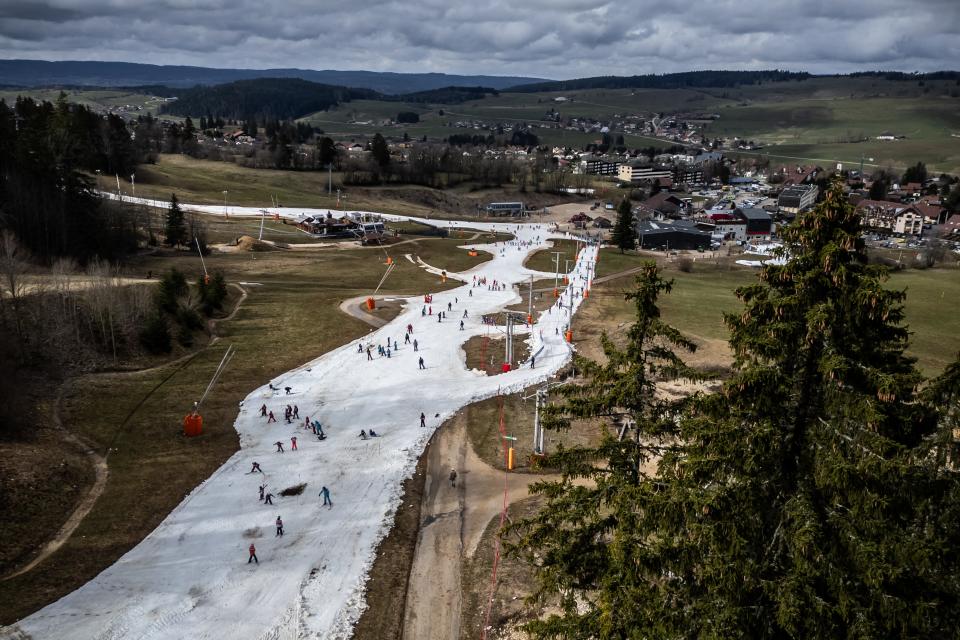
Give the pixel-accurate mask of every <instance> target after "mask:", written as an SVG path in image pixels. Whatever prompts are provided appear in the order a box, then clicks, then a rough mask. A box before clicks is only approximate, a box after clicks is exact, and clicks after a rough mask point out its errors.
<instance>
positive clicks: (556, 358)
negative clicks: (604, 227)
mask: <svg viewBox="0 0 960 640" xmlns="http://www.w3.org/2000/svg"><path fill="white" fill-rule="evenodd" d="M184 208H185V209H193V210H201V211H204V210H208V211H206V212H208V213H220V212H222V207H215V206H214V207H195V206H190V205H184ZM230 211H231V214H232V215H248V216H258V215H260V210H259V209H253V208H250V209H240V208H237V207H232V208H231V210H230ZM279 211H280V212H282V213H284V214H286V213H287V212H286V211H283V210H282V209H281V210H279ZM304 211H305V210H302V209H298V210H297V211H296V212H294V211H292V210H291V211H290V214H291V215H294V213H297V214H299V213H303V212H304ZM306 211H310V210H306ZM313 211H317V210H313ZM323 211H324V212H325V210H323ZM386 217H388V218H397V217H399V216H386ZM425 222H428V223H431V224H436V223H437V221H436V220H434V221H425ZM442 224H448V223H446V222H443V223H442ZM449 225H450V226H451V227H461V226H462V227H469V228H475V229H476V228H479V229H483V230H490V231H504V232H507V231H509V232H513V233H515V234H516V238H517V239H516V240H515V241H512V242H510V243H505V242H500V243H497V244H495V245H476V246H477V248H480V249H483V250H486V251H490V252H491V253H492V254H493V256H494V258H493V260H491V261H489V262H487V263H484V264H482V265H480V266H478V267H476V268H474V269H472V270H470V271H467V272H464V273H460V274H452V273H451V274H448V275H449V277H452V278H454V279H458V280H461V281H463V282H464V283H465V284H464V285H463V286H461V287H459V288H456V289H452V290H449V291H445V292H443V293H436V294H434V297H433V302H432V306H433V310H434V313H436V312H438V311H440V310H446V309H447V303H448V302H449V303H451V304H452V310H451V311H449V312H448V313H449V318H448V319H446V320H445V321H444V322H442V323H438V322H437V318H436V315H433V316H429V315H428V316H426V317H424V316H422V315H421V313H422V312H421V309H422V307H423V298H422V296H421V297H414V298H407V299H405V304H404V310H403V312H402V313H401V315H400V316H399V317H397V318H396V319H394V320H393V321H391V322H390V323H388V324H387V325H386V326H384V327H383V328H381V329H378V330H376V331H373V332H371V333H370V334H369V335H368V336H367V337H366V338H364V340H363V344H364V345H366V344H373V345H374V349H373V353H374V357H375V359H374V360H372V361H368V360H367V356H366V354H365V353H358V352H357V344H358V343H357V342H356V341H354V342H352V343H350V344H346V345H344V346H343V347H341V348H338V349H335V350H333V351H331V352H329V353H327V354H325V355H323V356H321V357H320V358H317V359H316V360H314V361H312V362H308V363H306V364H304V365H303V366H301V367H299V368H297V369H294V370H292V371H290V372H288V373H286V374H284V375H282V376H280V377H279V378H277V379H275V380H272V381H270V382H272V383H273V385H274V386H275V387H277V388H279V389H280V391H272V390H271V389H270V388H269V386H268V385H264V386H263V387H261V388H259V389H256V390H254V391H253V392H251V393H250V395H249V396H247V398H246V399H245V400H244V402H243V404H242V406H241V408H240V413H239V415H238V416H237V419H236V422H235V427H236V429H237V431H238V432H239V434H240V445H241V448H240V451H238V452H237V453H236V454H235V455H234V456H232V457H231V458H230V459H229V460H228V461H227V462H226V463H225V464H224V465H223V466H222V467H221V468H220V469H218V470H217V471H216V472H215V473H214V474H213V475H212V476H211V477H210V478H209V479H207V480H206V481H205V482H204V483H203V484H201V485H200V486H199V487H197V488H196V489H195V490H194V491H193V492H192V493H191V494H190V495H189V496H187V497H186V498H185V499H184V501H183V502H182V503H181V504H180V505H179V506H178V507H177V508H176V509H174V511H173V512H171V513H170V515H169V516H167V518H166V519H165V520H164V521H163V522H162V523H161V524H160V526H159V527H158V528H157V529H156V530H155V531H153V532H152V533H151V534H150V535H149V536H148V537H147V538H146V539H144V540H143V541H142V542H141V543H140V544H139V545H137V546H136V547H135V548H134V549H132V550H131V551H130V552H128V553H127V554H126V555H124V556H123V557H122V558H121V559H120V560H118V561H117V562H116V563H115V564H114V565H113V566H111V567H110V568H108V569H106V570H105V571H103V572H102V573H101V574H100V575H98V576H97V577H96V578H94V579H93V580H91V581H90V582H88V583H87V584H86V585H84V586H83V587H81V588H80V589H78V590H76V591H74V592H73V593H71V594H69V595H67V596H66V597H64V598H62V599H61V600H59V601H57V602H55V603H53V604H51V605H49V606H47V607H46V608H44V609H42V610H40V611H39V612H37V613H35V614H33V615H31V616H29V617H28V618H25V619H24V620H22V621H20V623H19V624H18V625H15V626H12V627H7V628H5V629H4V630H2V631H0V636H2V637H5V638H14V637H23V636H22V635H20V634H22V633H26V634H29V635H30V636H31V637H33V638H45V639H46V638H71V639H75V640H82V639H88V638H89V639H97V640H109V639H114V638H143V639H147V638H151V639H153V638H195V639H199V638H247V639H254V638H263V639H266V638H276V639H279V638H349V637H350V635H351V634H352V629H353V626H354V624H355V623H356V621H357V619H358V617H359V616H360V614H361V612H362V611H363V609H364V608H365V602H364V584H365V581H366V578H367V574H368V572H369V569H370V567H371V564H372V563H373V560H374V556H375V550H376V547H377V544H378V543H379V542H380V540H381V539H382V538H383V537H384V536H385V535H386V533H387V532H388V530H389V528H390V526H391V523H392V519H393V513H394V510H395V509H396V508H397V507H398V505H399V504H400V501H401V497H402V496H401V485H402V482H403V480H404V479H405V478H408V477H409V476H411V475H412V473H413V471H414V468H415V466H416V462H417V459H418V458H419V456H420V455H421V453H422V452H423V450H424V447H425V445H426V443H427V441H428V440H429V438H430V436H431V435H432V433H433V431H434V429H435V428H436V427H437V426H439V425H440V424H441V423H442V422H443V421H444V420H445V419H447V418H449V417H450V416H451V415H452V414H453V413H454V412H456V411H457V410H458V409H460V408H461V407H463V406H464V405H466V404H468V403H471V402H474V401H476V400H480V399H483V398H486V397H490V396H492V395H494V394H496V393H497V392H498V390H502V391H505V392H509V391H514V390H519V389H521V388H523V387H526V386H528V385H531V384H534V383H536V382H538V381H542V380H544V379H546V378H548V377H549V376H551V375H552V374H554V373H555V372H556V371H557V370H558V369H559V368H560V367H561V366H563V365H564V364H565V363H566V362H567V361H568V360H569V358H570V355H571V347H570V345H568V344H567V343H566V342H565V341H564V338H563V331H564V329H565V327H566V325H567V323H568V321H569V315H568V314H569V313H572V312H575V311H576V309H577V308H578V307H579V304H580V303H581V302H582V300H583V298H582V296H580V295H578V293H579V291H580V290H581V289H582V287H584V286H585V285H586V284H588V282H589V278H590V277H591V276H592V273H593V268H594V264H595V260H596V248H595V247H592V246H591V247H588V248H586V249H584V250H583V251H582V252H581V254H580V257H579V259H578V261H577V262H576V266H575V268H574V270H573V271H572V272H571V276H570V281H571V284H570V285H569V286H568V287H567V288H566V289H565V290H564V293H563V296H562V297H561V299H560V301H559V302H558V304H555V305H554V306H553V307H552V308H551V309H550V310H549V312H544V313H542V314H541V315H540V317H539V318H538V319H537V321H536V323H535V325H534V327H533V329H532V331H530V332H529V337H528V338H527V339H528V340H530V341H531V344H530V347H531V353H537V354H538V355H537V356H536V368H535V369H531V368H530V366H529V364H528V363H524V364H523V365H521V366H519V367H518V368H517V369H515V370H513V371H511V372H509V373H506V374H502V375H498V376H493V377H488V376H486V375H484V374H483V373H481V372H478V371H468V370H467V369H466V367H465V364H464V355H463V350H462V344H463V342H465V341H466V340H467V339H468V338H470V337H471V336H475V335H484V334H486V333H487V330H488V326H487V325H484V324H482V323H481V316H482V314H484V313H492V312H495V311H497V310H500V309H502V308H503V307H504V306H506V305H509V304H512V303H515V302H519V301H520V300H521V297H520V296H519V295H518V293H517V290H516V289H515V288H514V287H513V286H511V285H515V284H518V283H519V284H523V283H525V282H526V281H527V280H528V279H529V276H530V275H531V274H532V275H534V276H535V277H542V276H544V275H547V274H542V273H539V272H534V271H531V270H529V269H526V268H524V267H523V261H524V259H525V258H526V257H527V255H528V254H529V253H530V252H531V251H534V250H536V249H540V248H544V247H546V246H548V243H547V236H548V235H551V234H549V233H548V232H547V231H546V227H543V228H541V227H539V225H534V224H521V225H519V226H518V225H517V224H516V223H488V224H480V223H462V222H450V223H449ZM552 235H554V237H562V236H559V235H558V234H552ZM475 275H476V276H478V277H483V276H485V277H486V278H487V282H488V284H491V283H492V282H493V281H494V280H497V281H499V282H502V283H507V284H508V286H507V287H506V290H504V291H493V290H490V289H488V287H487V286H486V285H483V286H480V285H478V286H475V287H472V286H471V283H472V281H473V276H475ZM549 275H552V274H549ZM471 290H472V291H473V295H472V296H471V295H470V291H471ZM424 293H429V292H424ZM571 296H573V297H572V305H571ZM561 305H563V307H562V306H561ZM571 306H572V311H570V310H568V309H569V307H571ZM464 309H467V310H468V311H469V318H467V319H466V320H465V323H466V326H465V330H464V331H460V329H459V324H460V320H461V318H462V315H463V310H464ZM408 323H409V324H412V325H413V327H414V332H413V335H412V336H411V339H413V338H416V339H417V341H418V342H419V352H418V353H415V352H414V351H413V347H412V345H405V344H404V332H405V327H406V326H407V324H408ZM388 339H389V340H394V341H396V342H397V344H398V345H399V348H398V349H397V350H396V351H395V352H393V353H392V357H391V358H385V357H376V346H375V345H377V344H378V343H380V344H385V343H386V341H387V340H388ZM420 356H422V357H423V359H424V363H425V365H426V369H425V370H420V369H419V367H418V358H419V357H420ZM227 375H229V372H228V374H227ZM288 386H289V387H291V388H292V394H291V395H289V396H288V395H285V394H284V392H283V391H282V389H283V388H284V387H288ZM264 403H265V404H266V405H267V407H268V408H269V409H270V410H272V411H273V412H274V414H275V415H276V416H277V419H278V422H277V423H276V424H270V425H267V424H266V420H265V419H264V418H261V417H260V415H259V408H260V406H261V404H264ZM288 403H289V404H294V403H295V404H296V405H298V408H299V414H300V420H299V421H297V422H296V423H295V424H292V425H288V424H286V423H285V422H284V419H283V412H284V407H285V406H286V405H287V404H288ZM421 411H422V412H424V413H425V414H426V415H427V416H428V418H427V427H426V428H421V427H420V420H419V416H420V412H421ZM306 416H309V417H310V418H311V419H319V420H320V421H321V423H322V424H323V428H324V430H325V431H326V434H327V439H326V440H324V441H322V442H321V441H318V440H317V439H316V437H314V436H313V434H312V432H311V431H309V430H305V429H304V428H303V426H302V425H303V420H304V418H305V417H306ZM371 428H372V429H374V430H375V431H376V432H377V434H378V436H379V437H377V438H372V439H368V440H361V439H360V438H359V437H358V434H359V433H360V430H361V429H365V430H367V431H369V430H370V429H371ZM294 435H295V436H297V439H298V445H299V450H298V451H290V437H291V436H294ZM278 440H280V441H283V442H284V444H285V448H286V449H287V451H286V452H285V453H276V452H275V447H274V445H273V443H274V442H276V441H278ZM255 461H256V462H259V463H260V465H261V467H262V468H263V475H261V474H258V473H255V474H251V473H249V471H250V469H251V467H252V463H253V462H255ZM263 481H266V482H267V483H268V491H270V492H273V493H274V494H275V497H274V505H273V506H267V505H264V504H263V503H262V502H260V501H258V495H257V494H258V485H259V484H260V483H261V482H263ZM301 482H306V483H307V486H306V490H305V491H304V492H303V493H302V494H301V495H299V496H293V497H289V498H283V497H280V496H279V492H280V491H281V490H282V489H284V488H286V487H290V486H292V485H296V484H298V483H301ZM322 486H326V487H328V488H329V489H330V494H331V498H332V501H333V507H332V508H327V507H323V506H321V502H322V501H321V499H320V498H319V497H318V493H319V492H320V488H321V487H322ZM278 515H279V516H281V517H282V518H283V522H284V528H285V534H284V535H283V536H282V537H277V536H275V529H274V521H275V519H276V517H277V516H278ZM251 542H253V543H255V544H256V546H257V555H258V558H259V561H260V562H259V564H248V563H247V555H248V554H247V547H248V545H249V544H250V543H251Z"/></svg>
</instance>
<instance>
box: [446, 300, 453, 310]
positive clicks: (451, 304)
mask: <svg viewBox="0 0 960 640" xmlns="http://www.w3.org/2000/svg"><path fill="white" fill-rule="evenodd" d="M447 311H453V303H452V302H448V303H447Z"/></svg>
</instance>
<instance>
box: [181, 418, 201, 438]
mask: <svg viewBox="0 0 960 640" xmlns="http://www.w3.org/2000/svg"><path fill="white" fill-rule="evenodd" d="M201 433H203V416H201V415H200V414H199V413H197V412H196V411H194V412H191V413H188V414H187V415H185V416H184V417H183V435H185V436H187V437H188V438H195V437H196V436H199V435H200V434H201Z"/></svg>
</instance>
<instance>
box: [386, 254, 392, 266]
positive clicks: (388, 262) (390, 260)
mask: <svg viewBox="0 0 960 640" xmlns="http://www.w3.org/2000/svg"><path fill="white" fill-rule="evenodd" d="M386 264H388V265H389V264H393V258H391V257H390V256H387V262H386Z"/></svg>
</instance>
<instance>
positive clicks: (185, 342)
mask: <svg viewBox="0 0 960 640" xmlns="http://www.w3.org/2000/svg"><path fill="white" fill-rule="evenodd" d="M177 342H179V343H180V344H181V346H184V347H192V346H193V331H191V330H190V329H189V328H188V327H186V326H183V325H181V326H180V329H179V330H177Z"/></svg>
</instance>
